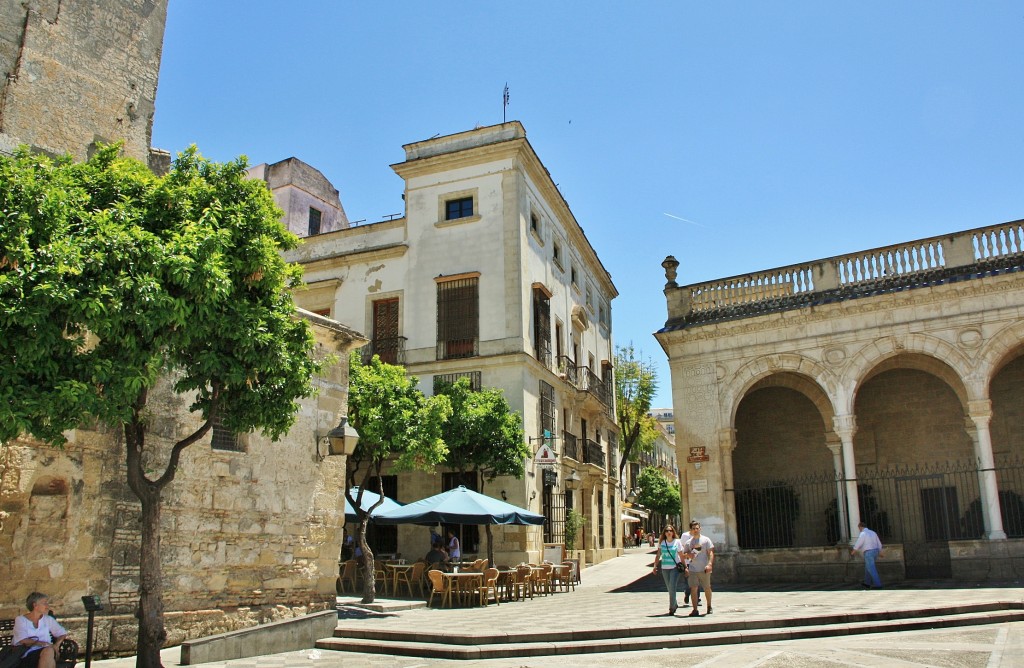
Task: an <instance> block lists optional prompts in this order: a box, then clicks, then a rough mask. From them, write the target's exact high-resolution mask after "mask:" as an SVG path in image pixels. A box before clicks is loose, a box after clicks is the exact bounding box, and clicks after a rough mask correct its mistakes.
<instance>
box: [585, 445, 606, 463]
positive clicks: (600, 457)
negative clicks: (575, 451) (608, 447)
mask: <svg viewBox="0 0 1024 668" xmlns="http://www.w3.org/2000/svg"><path fill="white" fill-rule="evenodd" d="M583 463H584V464H593V465H594V466H599V467H601V468H604V466H605V464H604V450H602V449H601V444H600V443H598V442H596V441H592V440H590V439H589V438H587V439H584V441H583Z"/></svg>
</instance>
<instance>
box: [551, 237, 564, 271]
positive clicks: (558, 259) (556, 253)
mask: <svg viewBox="0 0 1024 668" xmlns="http://www.w3.org/2000/svg"><path fill="white" fill-rule="evenodd" d="M551 259H552V260H554V261H555V264H557V265H558V268H559V269H561V268H562V245H561V244H560V243H558V242H557V241H556V242H555V243H554V248H553V249H552V251H551Z"/></svg>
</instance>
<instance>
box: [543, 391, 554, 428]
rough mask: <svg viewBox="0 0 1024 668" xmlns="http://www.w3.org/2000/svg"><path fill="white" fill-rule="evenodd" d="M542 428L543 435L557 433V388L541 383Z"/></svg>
mask: <svg viewBox="0 0 1024 668" xmlns="http://www.w3.org/2000/svg"><path fill="white" fill-rule="evenodd" d="M540 428H541V433H542V434H543V432H544V431H547V432H549V433H551V434H553V433H555V388H554V387H552V386H551V385H548V384H547V383H545V382H544V381H543V380H542V381H540Z"/></svg>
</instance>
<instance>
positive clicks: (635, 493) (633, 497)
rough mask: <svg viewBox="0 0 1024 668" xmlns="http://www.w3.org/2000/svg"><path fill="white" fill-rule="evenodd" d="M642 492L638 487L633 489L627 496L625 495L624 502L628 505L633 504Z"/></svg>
mask: <svg viewBox="0 0 1024 668" xmlns="http://www.w3.org/2000/svg"><path fill="white" fill-rule="evenodd" d="M642 491H643V490H642V489H640V488H639V487H634V488H633V489H631V490H629V494H627V495H626V500H627V501H629V502H630V503H634V502H635V501H636V499H637V497H638V496H640V492H642Z"/></svg>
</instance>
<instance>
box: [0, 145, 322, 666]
mask: <svg viewBox="0 0 1024 668" xmlns="http://www.w3.org/2000/svg"><path fill="white" fill-rule="evenodd" d="M119 154H120V147H119V146H118V145H113V146H107V147H101V148H100V149H99V150H98V151H97V152H96V154H95V155H94V156H93V157H92V158H91V159H90V160H88V161H87V162H84V163H79V164H75V163H73V162H72V161H71V159H70V158H58V159H50V158H47V157H45V156H40V155H32V154H30V153H29V152H28V151H27V150H24V149H23V150H19V152H17V153H16V154H15V155H14V156H13V157H0V211H2V213H3V216H4V221H3V224H2V225H0V377H2V378H3V379H4V382H3V383H2V384H0V440H4V441H7V440H10V439H12V438H14V437H16V436H18V435H19V434H23V433H28V434H31V435H33V436H35V437H36V438H37V439H40V440H42V441H44V442H47V443H50V444H53V445H60V444H62V443H63V442H64V436H63V434H62V432H64V431H65V430H69V429H73V428H75V427H77V426H78V425H80V424H82V423H83V422H84V421H86V420H89V419H98V420H100V421H101V422H103V423H106V424H107V425H109V426H111V427H113V428H116V429H119V430H121V431H122V432H123V435H124V442H125V446H126V464H127V482H128V485H129V487H130V488H131V490H132V491H133V492H134V493H135V495H136V496H137V497H138V498H139V501H140V502H141V506H142V545H141V557H140V559H141V564H140V571H141V572H140V591H139V594H140V602H139V608H138V612H137V615H138V617H139V636H138V648H137V651H138V665H139V666H144V667H146V668H150V667H156V666H159V665H160V654H159V651H160V648H161V647H162V645H163V642H164V640H165V639H166V632H165V630H164V615H163V603H162V598H161V591H162V590H161V586H162V585H161V568H160V534H159V527H160V507H161V494H162V491H163V490H164V489H165V488H166V487H167V485H168V484H170V483H171V481H172V480H173V479H174V476H175V473H176V471H177V468H178V462H179V459H180V457H181V454H182V451H183V450H184V449H185V448H187V447H188V446H189V445H191V444H192V443H195V442H196V441H198V440H199V439H200V438H202V437H203V436H204V435H205V434H206V433H207V432H208V431H209V430H210V428H211V425H212V422H213V421H214V420H215V419H220V420H221V421H222V422H223V424H224V426H225V427H227V428H228V429H231V430H233V431H236V432H247V431H253V430H260V431H262V432H263V433H264V434H266V435H267V436H269V437H270V438H273V439H277V438H279V437H280V436H282V435H283V434H284V433H285V432H287V431H288V429H289V427H290V426H291V425H292V423H293V422H294V419H295V412H296V410H297V403H296V402H297V400H298V399H299V398H301V397H304V396H308V395H310V394H311V393H312V392H313V387H312V385H311V383H310V378H311V376H312V375H313V373H314V372H316V371H317V370H318V364H317V363H316V362H315V361H314V360H313V357H312V355H311V353H312V350H313V346H314V341H313V336H312V333H311V332H310V329H309V326H308V324H307V323H306V322H305V321H304V320H301V319H297V318H296V317H295V306H294V304H293V302H292V298H291V294H290V292H289V291H288V289H287V288H289V287H291V286H293V285H295V284H296V283H297V281H298V279H299V276H300V270H299V268H298V267H296V266H293V265H289V264H287V263H285V262H284V261H283V260H282V258H281V255H280V254H279V251H280V250H283V249H290V248H293V247H295V245H296V243H297V238H296V237H295V236H294V235H292V234H291V233H290V232H288V231H287V230H286V229H285V228H284V227H283V226H282V225H281V224H280V222H279V221H280V216H281V211H280V210H279V209H278V208H277V207H276V206H275V205H274V202H273V199H272V197H271V195H270V193H269V191H268V190H267V188H266V187H265V186H264V184H263V183H261V182H259V181H252V180H248V179H246V173H245V167H246V162H245V159H244V158H239V159H238V160H235V161H232V162H228V163H223V164H219V163H214V162H210V161H208V160H205V159H204V158H203V157H202V156H200V155H199V153H198V152H197V151H196V149H195V147H192V148H190V149H188V150H187V151H185V152H184V153H182V154H180V155H179V156H178V158H177V160H176V161H175V162H174V165H173V168H172V170H171V172H170V173H169V174H168V175H167V176H165V177H157V176H155V175H153V174H152V173H151V172H149V171H148V169H147V168H146V167H145V165H143V164H142V163H140V162H138V161H135V160H132V159H127V158H122V157H120V155H119ZM161 377H167V378H170V379H171V381H172V383H173V391H174V392H177V393H179V394H182V395H185V396H186V397H188V399H189V400H190V401H191V405H190V407H189V408H190V410H191V411H192V412H193V413H194V414H196V415H197V416H198V417H199V418H200V419H201V421H202V423H201V425H200V426H199V427H198V428H197V429H194V430H192V431H190V433H188V434H187V435H186V436H185V437H184V438H182V439H181V440H179V441H178V442H176V443H175V444H174V445H173V448H172V449H171V451H170V453H169V455H166V456H165V458H166V462H167V463H166V465H165V466H164V467H163V470H162V471H160V470H157V471H155V472H153V471H150V470H149V468H150V467H153V466H154V465H155V462H156V461H157V459H155V456H156V455H157V454H159V453H154V452H153V446H152V444H150V445H149V446H147V432H148V424H149V420H148V414H149V411H150V409H149V407H148V401H149V399H150V390H151V389H152V388H153V387H154V385H155V384H156V383H157V381H158V379H159V378H161ZM144 467H145V468H144Z"/></svg>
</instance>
